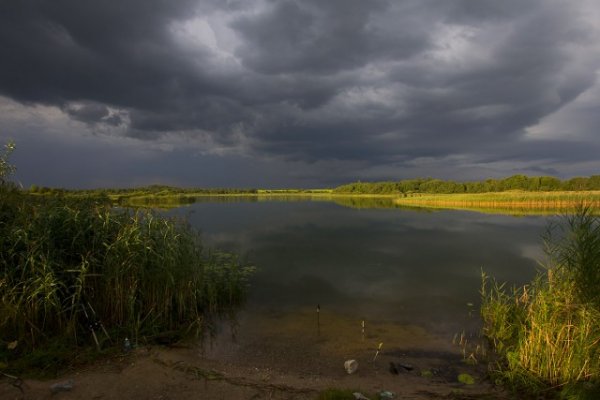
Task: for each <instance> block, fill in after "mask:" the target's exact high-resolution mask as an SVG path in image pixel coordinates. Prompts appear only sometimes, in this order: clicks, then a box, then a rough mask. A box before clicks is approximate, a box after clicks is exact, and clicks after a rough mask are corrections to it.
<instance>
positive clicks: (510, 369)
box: [481, 207, 600, 398]
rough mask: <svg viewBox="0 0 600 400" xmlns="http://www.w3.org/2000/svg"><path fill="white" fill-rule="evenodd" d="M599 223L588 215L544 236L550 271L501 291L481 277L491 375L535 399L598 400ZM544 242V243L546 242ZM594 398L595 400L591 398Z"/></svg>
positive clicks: (584, 211) (581, 214)
mask: <svg viewBox="0 0 600 400" xmlns="http://www.w3.org/2000/svg"><path fill="white" fill-rule="evenodd" d="M599 223H600V221H599V219H598V217H596V216H594V215H593V214H592V213H591V210H590V209H589V208H585V207H584V208H580V209H579V211H578V213H577V214H575V215H572V216H568V217H565V219H564V220H563V222H562V224H560V227H561V228H560V229H559V231H560V232H561V233H562V235H560V236H558V237H556V236H554V237H550V239H549V243H550V245H549V248H550V251H549V255H550V256H551V258H550V260H551V261H550V265H549V268H548V270H547V271H546V272H545V273H544V274H540V275H538V277H537V278H536V279H535V280H534V281H533V282H532V283H531V284H529V285H525V286H523V287H520V288H513V289H512V290H507V289H506V287H505V286H504V285H500V284H498V283H497V282H495V281H494V280H493V279H491V278H489V277H487V276H485V275H484V276H483V285H482V290H481V293H482V297H483V302H482V307H481V315H482V318H483V322H484V335H485V336H486V337H487V338H488V339H489V341H490V344H491V346H492V348H493V349H494V350H495V351H496V353H497V355H498V360H497V362H496V364H495V367H494V373H495V376H496V377H497V378H498V379H499V380H500V381H502V382H504V383H507V384H509V385H510V386H512V387H513V388H519V389H526V390H527V391H529V392H534V393H544V392H545V393H547V394H552V395H559V394H561V395H563V396H564V395H566V393H571V394H573V393H575V394H574V396H575V397H573V398H600V306H599V305H600V303H598V296H599V291H600V287H598V286H592V285H597V284H598V281H597V280H594V279H596V278H597V274H598V273H599V270H600V264H599V263H598V260H599V257H600V245H598V240H599V239H600V230H599V228H598V225H599ZM547 243H548V240H547ZM594 396H596V397H594Z"/></svg>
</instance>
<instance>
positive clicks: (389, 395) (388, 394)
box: [379, 390, 396, 400]
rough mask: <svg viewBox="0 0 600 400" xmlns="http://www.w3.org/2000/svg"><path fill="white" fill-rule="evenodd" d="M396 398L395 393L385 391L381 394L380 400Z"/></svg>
mask: <svg viewBox="0 0 600 400" xmlns="http://www.w3.org/2000/svg"><path fill="white" fill-rule="evenodd" d="M394 397H396V395H395V394H394V392H390V391H389V390H384V391H383V392H380V393H379V400H390V399H393V398H394Z"/></svg>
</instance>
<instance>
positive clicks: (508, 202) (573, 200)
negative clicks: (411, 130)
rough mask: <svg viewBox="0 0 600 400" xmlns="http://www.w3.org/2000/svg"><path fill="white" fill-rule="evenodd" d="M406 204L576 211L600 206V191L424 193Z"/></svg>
mask: <svg viewBox="0 0 600 400" xmlns="http://www.w3.org/2000/svg"><path fill="white" fill-rule="evenodd" d="M395 202H396V203H397V204H402V205H413V206H422V207H423V206H424V207H438V208H466V209H470V208H478V209H488V210H492V209H504V210H511V209H514V210H521V211H523V210H528V209H531V210H535V211H539V212H544V211H562V212H565V211H569V212H575V211H576V210H577V208H578V207H579V205H581V204H584V205H587V206H588V207H593V208H599V207H600V191H597V190H596V191H579V192H566V191H565V192H525V191H507V192H492V193H460V194H458V193H457V194H420V193H415V194H411V195H408V196H406V197H398V198H397V199H396V200H395Z"/></svg>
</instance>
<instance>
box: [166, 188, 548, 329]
mask: <svg viewBox="0 0 600 400" xmlns="http://www.w3.org/2000/svg"><path fill="white" fill-rule="evenodd" d="M169 214H171V215H177V216H184V217H186V218H187V219H188V221H189V222H190V223H191V224H192V226H194V227H195V228H196V229H198V230H199V231H200V232H201V234H202V238H203V243H204V244H205V245H206V246H208V247H214V248H219V249H224V250H228V251H233V252H236V253H238V254H242V255H243V257H244V259H245V260H247V262H249V263H250V264H252V265H255V266H256V267H257V272H256V273H255V275H254V276H253V278H252V281H251V286H250V290H249V298H248V302H247V304H246V306H245V311H244V312H245V317H244V318H248V315H258V314H265V315H266V314H271V315H289V314H293V313H295V312H300V310H304V311H306V310H316V307H317V305H319V306H320V309H321V310H322V312H325V311H327V312H329V313H332V314H333V315H336V316H339V317H343V318H350V319H354V320H368V321H377V322H378V323H382V322H385V323H392V324H410V325H415V326H420V327H423V328H424V329H426V330H427V331H428V332H431V333H436V334H439V335H451V334H452V333H454V332H457V331H461V330H463V329H472V328H473V327H474V326H476V325H477V322H478V318H477V315H476V314H477V309H478V307H477V306H478V304H479V289H480V286H481V272H482V270H483V271H485V272H486V273H487V274H488V275H491V276H493V277H495V278H496V279H497V280H499V281H502V282H504V281H506V282H508V283H509V284H524V283H526V282H528V281H529V280H531V278H532V277H533V276H534V275H535V272H536V270H538V269H539V264H538V260H542V259H543V251H542V241H541V238H540V236H541V234H542V233H543V232H544V229H545V226H546V224H547V220H548V217H543V216H524V217H523V216H521V217H513V216H507V215H492V214H480V213H476V212H467V211H423V210H420V211H415V210H406V209H385V208H379V209H369V208H352V207H345V206H343V205H340V204H337V203H334V202H328V201H256V199H255V201H244V200H243V199H237V200H236V201H231V199H229V200H228V201H225V199H218V198H215V199H213V200H210V199H209V200H205V201H203V202H199V203H195V204H192V205H190V206H188V207H183V208H178V209H175V210H171V211H169ZM250 319H252V318H251V317H250Z"/></svg>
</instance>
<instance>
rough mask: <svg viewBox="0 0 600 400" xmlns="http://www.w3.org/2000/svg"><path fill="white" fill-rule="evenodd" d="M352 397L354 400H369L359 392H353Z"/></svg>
mask: <svg viewBox="0 0 600 400" xmlns="http://www.w3.org/2000/svg"><path fill="white" fill-rule="evenodd" d="M352 396H354V398H355V399H356V400H371V399H369V398H368V397H367V396H365V395H364V394H362V393H360V392H354V393H352Z"/></svg>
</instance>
